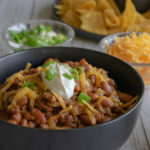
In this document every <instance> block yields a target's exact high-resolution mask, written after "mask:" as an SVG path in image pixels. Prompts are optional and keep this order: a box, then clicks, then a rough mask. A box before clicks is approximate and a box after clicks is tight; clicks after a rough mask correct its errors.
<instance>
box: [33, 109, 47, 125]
mask: <svg viewBox="0 0 150 150" xmlns="http://www.w3.org/2000/svg"><path fill="white" fill-rule="evenodd" d="M31 113H32V115H33V116H34V117H35V119H36V121H37V123H39V124H45V123H46V118H45V115H44V113H42V112H41V111H40V110H39V109H37V108H34V109H33V110H32V112H31Z"/></svg>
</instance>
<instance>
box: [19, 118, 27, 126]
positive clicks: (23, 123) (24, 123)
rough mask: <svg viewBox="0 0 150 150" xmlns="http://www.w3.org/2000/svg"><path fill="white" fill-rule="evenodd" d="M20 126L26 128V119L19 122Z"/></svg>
mask: <svg viewBox="0 0 150 150" xmlns="http://www.w3.org/2000/svg"><path fill="white" fill-rule="evenodd" d="M20 125H21V126H24V127H27V126H28V121H27V119H22V120H21V122H20Z"/></svg>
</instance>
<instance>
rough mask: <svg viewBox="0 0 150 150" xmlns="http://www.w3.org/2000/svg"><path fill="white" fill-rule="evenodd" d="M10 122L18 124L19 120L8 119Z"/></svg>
mask: <svg viewBox="0 0 150 150" xmlns="http://www.w3.org/2000/svg"><path fill="white" fill-rule="evenodd" d="M7 122H8V123H11V124H15V125H16V124H18V121H17V120H16V119H9V120H7Z"/></svg>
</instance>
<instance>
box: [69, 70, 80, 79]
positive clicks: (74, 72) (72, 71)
mask: <svg viewBox="0 0 150 150" xmlns="http://www.w3.org/2000/svg"><path fill="white" fill-rule="evenodd" d="M70 73H71V74H72V75H73V77H74V79H75V80H78V79H79V73H78V71H77V69H71V70H70Z"/></svg>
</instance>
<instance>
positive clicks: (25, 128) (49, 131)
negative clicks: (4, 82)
mask: <svg viewBox="0 0 150 150" xmlns="http://www.w3.org/2000/svg"><path fill="white" fill-rule="evenodd" d="M42 48H44V49H45V50H46V51H49V49H52V48H57V49H62V47H42ZM63 48H65V49H74V50H76V51H77V50H78V51H81V50H82V51H85V52H88V51H89V52H93V53H95V54H99V53H101V54H102V55H105V56H107V57H111V58H112V59H115V60H116V61H119V62H121V63H122V64H124V65H126V66H128V67H129V68H130V69H132V71H133V72H135V74H136V75H137V77H138V79H139V80H140V82H141V95H140V97H139V98H138V102H137V103H136V104H135V106H134V107H133V108H131V109H130V110H129V111H127V112H126V113H124V114H122V115H120V116H118V117H117V118H114V119H112V120H110V121H108V122H105V123H100V124H96V125H94V126H87V127H83V128H71V129H60V130H54V129H41V128H29V127H23V126H21V125H13V124H10V123H8V122H6V121H4V120H1V119H0V124H4V125H7V126H8V127H13V128H18V129H22V130H24V131H27V130H28V131H30V132H39V133H55V132H56V133H63V132H65V133H66V132H76V131H85V130H89V129H93V128H97V127H103V126H107V125H109V124H112V123H115V122H117V121H118V120H121V119H123V118H125V117H126V116H128V115H129V114H130V113H131V112H133V111H134V110H135V109H136V108H137V107H138V106H139V105H140V104H141V103H142V102H143V97H144V91H145V90H144V82H143V80H142V78H141V77H140V75H139V74H138V73H137V71H136V70H135V69H133V68H132V67H131V66H130V65H129V64H128V63H126V62H124V61H122V60H120V59H118V58H116V57H114V56H111V55H108V54H105V53H102V52H98V51H96V50H91V49H85V48H79V47H63ZM38 50H39V51H41V48H31V49H27V50H26V51H19V52H16V53H12V54H8V55H5V56H2V57H0V61H1V60H3V59H6V58H9V57H12V56H17V55H23V54H24V53H28V52H34V51H35V52H36V51H38Z"/></svg>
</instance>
